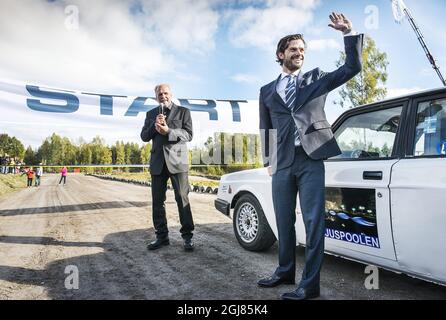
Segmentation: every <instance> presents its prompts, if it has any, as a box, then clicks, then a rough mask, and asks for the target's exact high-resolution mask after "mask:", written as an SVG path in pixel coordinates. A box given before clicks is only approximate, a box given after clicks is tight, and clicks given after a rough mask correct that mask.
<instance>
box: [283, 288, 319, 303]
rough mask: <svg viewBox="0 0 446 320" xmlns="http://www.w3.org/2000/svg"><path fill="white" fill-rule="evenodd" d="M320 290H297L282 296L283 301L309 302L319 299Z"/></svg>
mask: <svg viewBox="0 0 446 320" xmlns="http://www.w3.org/2000/svg"><path fill="white" fill-rule="evenodd" d="M319 295H320V293H319V289H304V288H297V289H296V290H295V291H293V292H287V293H284V294H282V295H281V296H280V298H281V299H282V300H307V299H314V298H317V297H319Z"/></svg>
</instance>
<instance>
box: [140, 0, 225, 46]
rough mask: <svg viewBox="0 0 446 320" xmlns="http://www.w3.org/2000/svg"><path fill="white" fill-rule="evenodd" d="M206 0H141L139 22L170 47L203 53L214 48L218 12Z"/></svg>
mask: <svg viewBox="0 0 446 320" xmlns="http://www.w3.org/2000/svg"><path fill="white" fill-rule="evenodd" d="M211 4H212V2H210V1H206V0H169V1H164V0H143V1H142V9H143V12H144V21H143V25H144V26H145V28H147V29H148V30H150V31H151V32H153V33H154V34H155V35H156V38H157V40H158V41H159V42H160V43H164V44H165V45H167V47H168V48H171V49H174V50H188V51H192V52H198V53H202V52H207V51H209V50H212V49H214V48H215V41H214V34H215V33H216V31H217V28H218V20H219V14H218V12H216V11H214V10H213V9H212V6H211Z"/></svg>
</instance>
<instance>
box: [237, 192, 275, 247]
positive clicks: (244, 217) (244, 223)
mask: <svg viewBox="0 0 446 320" xmlns="http://www.w3.org/2000/svg"><path fill="white" fill-rule="evenodd" d="M232 222H233V227H234V234H235V237H236V238H237V241H238V242H239V243H240V245H241V246H242V247H243V248H245V249H246V250H249V251H265V250H268V249H269V248H270V247H271V246H272V245H273V244H274V242H276V236H275V235H274V233H273V231H272V230H271V228H270V226H269V223H268V221H267V220H266V218H265V214H264V213H263V209H262V207H261V205H260V203H259V201H258V200H257V199H256V197H254V196H253V195H252V194H244V195H242V196H241V197H240V199H238V200H237V203H236V204H235V208H234V215H233V219H232ZM256 226H257V228H256ZM256 229H257V230H256Z"/></svg>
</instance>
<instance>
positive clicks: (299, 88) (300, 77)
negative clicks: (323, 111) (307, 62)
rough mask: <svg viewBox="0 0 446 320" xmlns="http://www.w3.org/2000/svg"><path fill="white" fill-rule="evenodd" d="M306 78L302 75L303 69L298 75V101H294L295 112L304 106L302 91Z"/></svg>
mask: <svg viewBox="0 0 446 320" xmlns="http://www.w3.org/2000/svg"><path fill="white" fill-rule="evenodd" d="M304 80H305V78H304V76H303V75H302V71H300V72H299V74H298V75H297V83H296V101H295V102H294V106H293V108H292V109H293V112H296V111H297V110H299V108H300V107H301V106H302V99H303V95H302V94H301V93H302V83H303V82H304Z"/></svg>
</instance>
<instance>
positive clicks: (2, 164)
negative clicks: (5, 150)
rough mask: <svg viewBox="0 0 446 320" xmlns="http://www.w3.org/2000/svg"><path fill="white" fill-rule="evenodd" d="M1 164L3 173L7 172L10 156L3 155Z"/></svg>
mask: <svg viewBox="0 0 446 320" xmlns="http://www.w3.org/2000/svg"><path fill="white" fill-rule="evenodd" d="M0 165H1V173H2V174H6V173H7V170H8V167H7V165H8V158H6V157H2V158H1V162H0Z"/></svg>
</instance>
